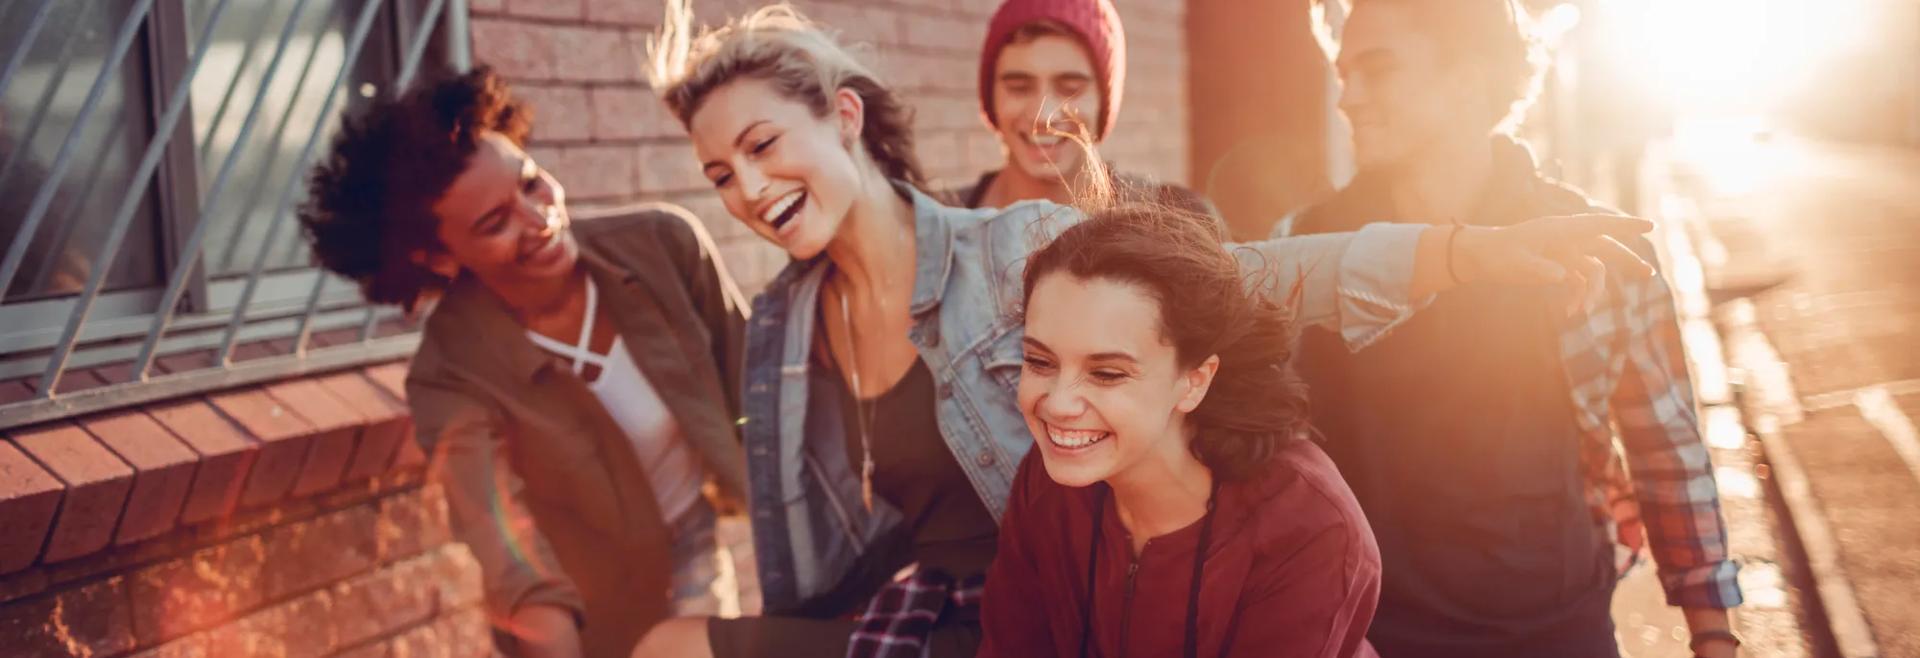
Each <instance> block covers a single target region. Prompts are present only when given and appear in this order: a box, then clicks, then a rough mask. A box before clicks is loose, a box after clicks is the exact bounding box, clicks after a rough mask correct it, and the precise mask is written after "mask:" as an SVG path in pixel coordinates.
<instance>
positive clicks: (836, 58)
mask: <svg viewBox="0 0 1920 658" xmlns="http://www.w3.org/2000/svg"><path fill="white" fill-rule="evenodd" d="M666 5H667V13H666V17H665V19H664V20H662V21H661V24H660V31H659V33H658V34H655V35H654V36H653V37H652V38H650V39H648V42H647V55H648V59H649V62H648V64H649V71H648V72H649V74H650V77H651V80H652V83H653V88H654V91H655V92H657V93H659V94H660V98H661V99H662V100H663V101H665V102H666V104H667V109H668V110H670V111H672V112H673V115H674V116H675V117H676V118H678V119H679V120H680V124H681V125H682V126H683V127H688V123H689V121H690V120H691V119H692V118H693V114H694V112H696V111H698V110H699V109H700V105H701V103H703V102H705V101H706V99H707V96H708V95H710V94H712V93H713V92H714V90H716V89H719V88H720V87H722V86H725V85H726V84H727V83H729V82H733V81H735V80H739V79H752V80H761V81H765V82H768V83H770V84H772V85H773V87H774V89H776V90H778V91H779V92H780V94H781V95H783V96H786V97H787V98H790V99H793V100H795V101H798V102H800V103H803V104H805V105H806V106H807V107H808V108H809V109H811V110H812V111H813V113H814V115H815V116H821V117H824V116H826V115H827V114H828V113H829V112H830V111H831V110H832V109H833V97H834V94H835V93H837V92H838V91H839V90H841V89H847V90H850V91H852V92H854V93H855V94H858V95H859V96H860V100H861V102H862V104H863V105H864V107H865V111H864V115H863V116H864V118H863V120H862V125H861V130H860V141H861V143H862V145H863V146H864V147H865V148H866V152H867V154H868V155H869V156H871V157H872V158H873V160H874V162H875V163H876V164H878V165H879V167H880V170H881V172H882V173H884V174H885V175H886V176H887V177H888V178H892V179H896V180H903V181H906V182H908V183H910V184H913V185H916V186H918V185H922V184H924V183H925V181H926V178H925V176H924V175H923V174H922V173H921V170H920V161H919V159H918V158H917V157H916V156H915V155H914V148H913V130H912V125H911V124H912V120H913V112H912V110H911V109H909V108H908V107H907V106H906V105H905V104H904V103H902V102H901V101H900V99H899V97H898V96H896V95H895V94H894V93H893V90H892V89H889V88H888V87H887V86H886V85H885V84H882V83H881V82H880V78H879V76H878V75H875V74H874V73H873V71H872V70H871V69H869V68H867V67H866V65H864V64H861V63H860V62H859V61H858V60H856V59H855V58H854V57H853V55H852V54H851V53H849V52H848V51H847V50H846V49H845V48H843V47H841V46H840V44H839V43H838V42H836V41H835V40H834V38H833V37H832V36H831V35H829V34H828V33H827V32H826V31H825V30H824V29H822V28H821V26H820V25H819V24H817V23H815V22H813V21H811V20H808V19H807V18H806V17H805V16H803V15H801V13H800V11H799V10H797V9H794V8H793V7H792V6H789V5H787V4H785V3H781V4H775V5H769V6H766V7H761V8H760V9H758V10H755V11H754V12H753V13H750V14H747V15H746V16H743V17H741V18H737V19H734V20H732V21H730V22H728V23H727V24H726V25H725V26H722V27H720V28H717V29H714V28H708V29H705V30H702V31H701V32H700V33H699V34H697V35H696V34H695V33H694V31H693V7H692V4H691V0H667V3H666Z"/></svg>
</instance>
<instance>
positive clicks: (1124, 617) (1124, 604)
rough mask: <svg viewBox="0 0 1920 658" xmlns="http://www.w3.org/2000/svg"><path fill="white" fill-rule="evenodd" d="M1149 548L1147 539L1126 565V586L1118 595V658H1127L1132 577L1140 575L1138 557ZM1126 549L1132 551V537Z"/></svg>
mask: <svg viewBox="0 0 1920 658" xmlns="http://www.w3.org/2000/svg"><path fill="white" fill-rule="evenodd" d="M1151 546H1153V540H1151V539H1149V540H1147V543H1145V544H1142V545H1141V546H1140V551H1139V552H1138V553H1133V555H1132V558H1133V561H1131V562H1128V563H1127V585H1126V588H1125V589H1123V590H1122V593H1121V595H1120V658H1127V646H1128V645H1130V644H1132V643H1131V642H1128V641H1127V635H1128V634H1129V633H1131V631H1132V629H1133V622H1132V619H1133V581H1134V580H1135V578H1134V577H1135V576H1138V575H1140V556H1141V555H1142V554H1144V553H1146V552H1147V548H1149V547H1151ZM1127 548H1128V551H1129V552H1131V551H1132V548H1133V535H1127Z"/></svg>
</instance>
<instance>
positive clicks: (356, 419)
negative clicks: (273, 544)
mask: <svg viewBox="0 0 1920 658" xmlns="http://www.w3.org/2000/svg"><path fill="white" fill-rule="evenodd" d="M266 390H267V394H268V395H271V396H273V398H274V399H276V400H279V401H280V403H281V404H284V405H286V406H287V407H288V408H289V409H291V410H292V411H293V413H294V414H295V415H298V416H299V417H301V418H304V419H306V420H307V422H308V423H311V424H312V425H313V427H314V434H313V438H312V439H311V440H309V442H308V448H307V458H306V461H305V464H304V465H302V466H301V467H300V475H299V476H298V477H296V478H295V479H294V483H293V489H292V494H293V495H295V496H305V495H309V494H313V493H317V492H321V491H326V490H328V489H332V488H334V487H336V486H339V484H340V480H341V478H343V477H345V476H346V473H347V462H348V461H350V460H352V459H353V450H354V444H355V443H356V442H357V441H358V439H359V435H360V428H361V427H362V426H364V425H366V422H367V417H366V416H364V415H362V414H361V413H360V411H359V410H358V409H355V408H353V407H352V406H349V405H347V404H346V403H345V402H342V401H341V400H340V398H339V397H337V396H335V395H334V394H333V393H331V392H329V391H328V390H327V389H326V387H324V386H321V385H320V383H319V382H318V381H316V380H314V379H310V378H309V379H294V380H287V381H282V382H276V383H273V384H269V385H267V389H266Z"/></svg>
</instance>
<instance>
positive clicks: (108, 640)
mask: <svg viewBox="0 0 1920 658" xmlns="http://www.w3.org/2000/svg"><path fill="white" fill-rule="evenodd" d="M132 621H133V620H132V615H131V612H130V610H129V608H128V599H127V593H126V582H125V579H123V578H120V577H118V576H116V577H113V578H107V579H105V580H100V581H96V582H94V583H91V584H88V585H84V586H81V587H76V588H73V589H67V590H62V591H58V592H53V593H50V594H47V595H44V596H40V597H36V598H33V599H29V600H27V601H21V602H16V603H13V604H9V605H7V606H5V607H0V647H6V655H7V656H8V657H9V658H38V657H40V656H46V657H48V658H53V657H55V656H63V657H64V656H94V655H110V654H117V653H121V652H124V651H129V650H132V649H133V647H134V642H133V623H132Z"/></svg>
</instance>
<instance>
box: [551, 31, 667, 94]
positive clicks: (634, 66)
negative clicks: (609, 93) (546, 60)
mask: <svg viewBox="0 0 1920 658" xmlns="http://www.w3.org/2000/svg"><path fill="white" fill-rule="evenodd" d="M553 29H554V30H555V34H553V35H552V37H551V39H553V42H554V43H556V44H558V47H557V48H556V52H557V53H559V59H558V60H557V66H556V68H555V71H554V74H555V75H554V77H557V78H560V79H564V80H579V81H588V82H629V81H634V80H639V79H641V75H640V62H641V61H642V56H643V55H644V54H645V53H644V51H645V46H644V45H642V43H643V42H644V38H636V36H635V35H632V34H629V33H627V32H625V31H622V30H614V29H600V28H590V27H560V28H553Z"/></svg>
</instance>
